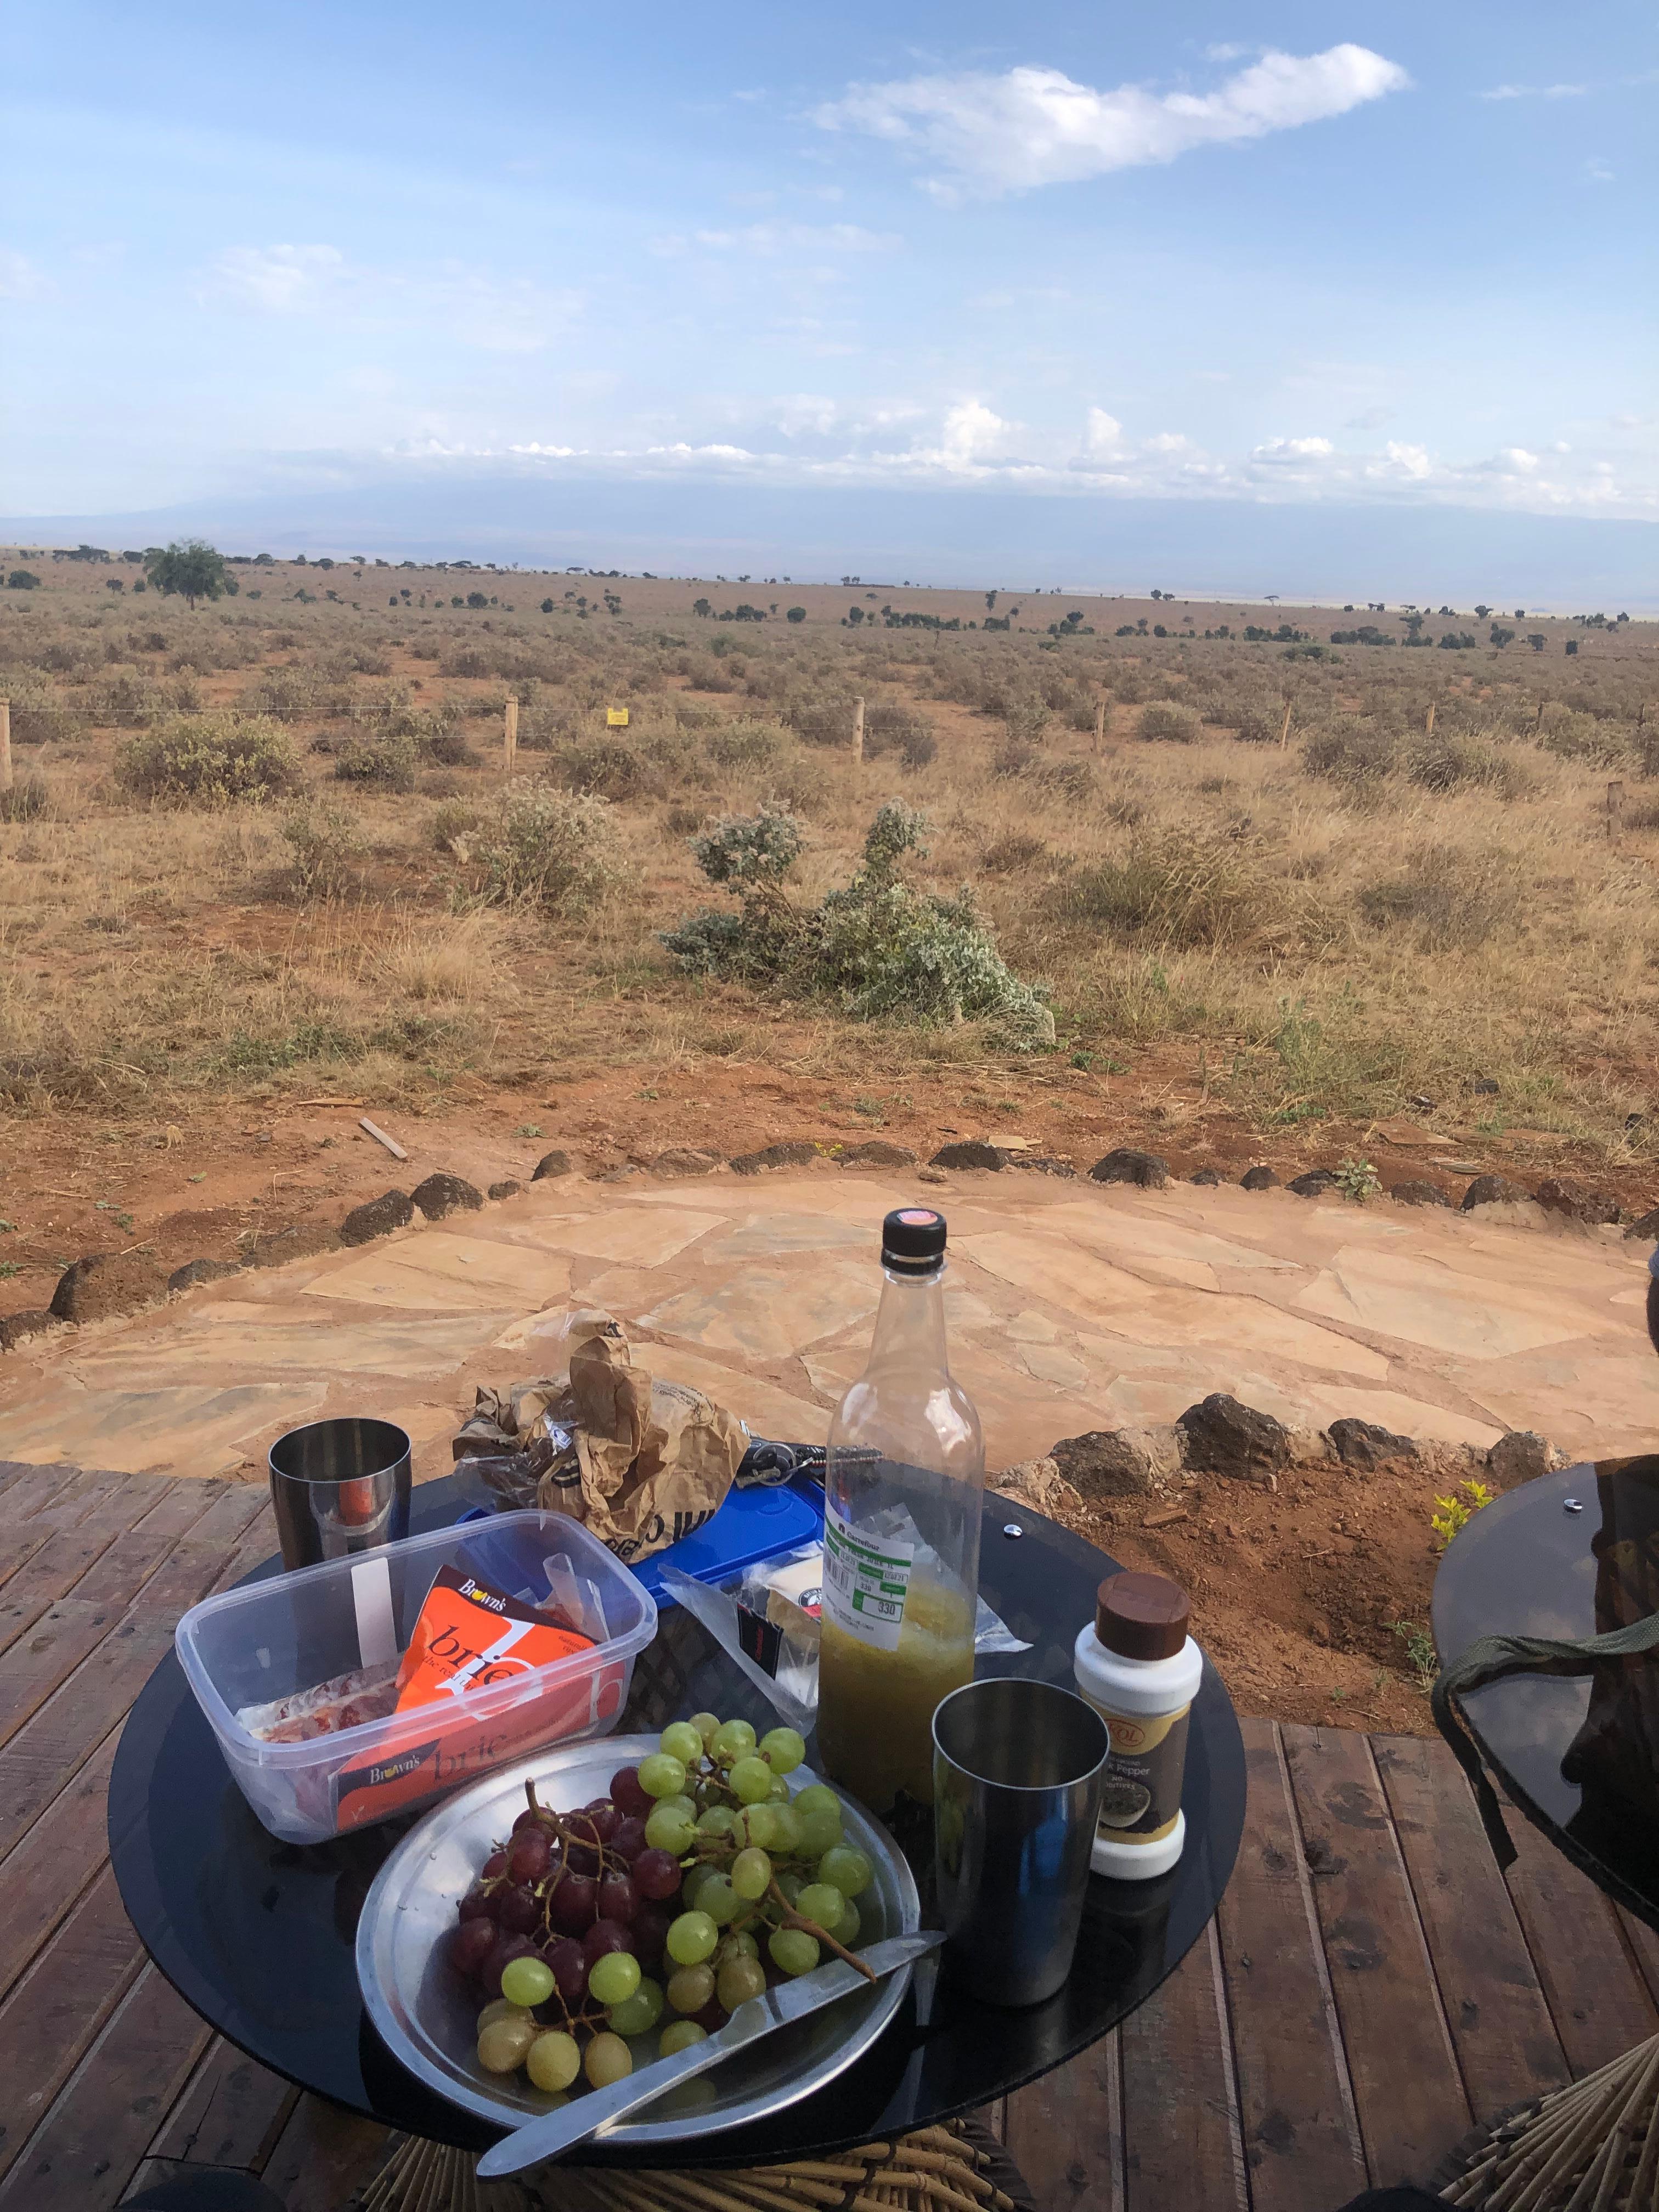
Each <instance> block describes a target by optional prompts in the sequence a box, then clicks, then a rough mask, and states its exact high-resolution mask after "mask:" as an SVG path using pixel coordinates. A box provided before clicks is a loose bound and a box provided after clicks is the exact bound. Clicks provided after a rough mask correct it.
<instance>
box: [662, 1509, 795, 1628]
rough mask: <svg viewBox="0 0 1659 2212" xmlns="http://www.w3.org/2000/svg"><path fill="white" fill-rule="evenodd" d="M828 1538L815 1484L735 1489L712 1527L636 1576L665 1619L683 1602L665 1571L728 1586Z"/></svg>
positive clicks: (673, 1548)
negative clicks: (760, 1564)
mask: <svg viewBox="0 0 1659 2212" xmlns="http://www.w3.org/2000/svg"><path fill="white" fill-rule="evenodd" d="M822 1541H823V1492H822V1491H821V1490H820V1489H819V1488H818V1487H817V1484H816V1483H811V1482H805V1481H800V1480H796V1481H793V1482H781V1483H779V1484H778V1485H777V1486H776V1487H775V1488H773V1489H767V1488H764V1487H760V1486H757V1487H755V1488H752V1489H749V1490H739V1489H738V1488H737V1486H735V1484H734V1485H733V1486H732V1488H731V1489H730V1490H728V1491H727V1492H726V1502H725V1504H723V1505H722V1506H721V1507H720V1510H719V1512H718V1513H716V1514H715V1516H714V1519H713V1520H712V1521H705V1522H703V1524H702V1528H699V1529H697V1530H696V1532H695V1533H694V1534H691V1535H690V1536H682V1537H681V1538H680V1541H679V1542H678V1544H671V1545H669V1547H668V1548H667V1549H666V1550H665V1551H662V1552H655V1553H653V1554H652V1556H651V1557H650V1558H649V1559H646V1560H643V1561H642V1562H641V1564H640V1565H638V1566H637V1567H635V1570H634V1572H635V1575H636V1576H637V1577H638V1578H639V1580H640V1581H641V1582H642V1583H644V1584H645V1587H646V1588H647V1589H648V1590H649V1591H650V1593H651V1595H652V1596H653V1598H654V1599H655V1600H656V1601H657V1610H658V1611H659V1613H666V1612H667V1611H668V1610H669V1608H670V1607H671V1606H673V1605H676V1604H677V1603H678V1599H676V1598H675V1597H674V1596H673V1595H672V1594H671V1592H670V1591H668V1590H666V1589H664V1588H663V1577H662V1571H663V1569H664V1568H665V1567H678V1569H679V1571H680V1572H681V1573H682V1574H685V1575H690V1577H691V1578H692V1580H693V1581H694V1582H700V1583H719V1582H724V1581H725V1580H726V1577H727V1576H728V1575H735V1574H740V1573H741V1572H742V1571H743V1570H744V1567H750V1566H753V1565H754V1564H755V1562H756V1561H757V1559H776V1557H777V1556H778V1554H779V1553H780V1552H792V1551H793V1550H794V1548H795V1547H796V1545H798V1544H817V1543H820V1542H822Z"/></svg>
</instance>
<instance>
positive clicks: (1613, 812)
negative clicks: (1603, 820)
mask: <svg viewBox="0 0 1659 2212" xmlns="http://www.w3.org/2000/svg"><path fill="white" fill-rule="evenodd" d="M1624 817H1625V787H1624V784H1623V782H1622V781H1615V782H1613V783H1610V784H1609V785H1608V786H1607V835H1608V836H1609V837H1613V838H1616V837H1617V836H1618V835H1619V833H1620V830H1621V829H1623V827H1624Z"/></svg>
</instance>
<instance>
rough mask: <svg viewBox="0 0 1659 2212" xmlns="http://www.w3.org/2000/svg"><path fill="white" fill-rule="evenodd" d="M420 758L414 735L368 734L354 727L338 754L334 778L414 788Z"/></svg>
mask: <svg viewBox="0 0 1659 2212" xmlns="http://www.w3.org/2000/svg"><path fill="white" fill-rule="evenodd" d="M418 758H419V754H418V752H417V750H416V744H415V740H414V738H410V737H405V736H402V735H391V734H386V735H379V736H374V737H369V736H367V735H363V734H361V733H359V732H356V731H354V732H352V733H351V735H350V736H349V737H348V738H344V739H343V741H342V743H341V744H340V747H339V750H337V753H336V754H335V757H334V776H335V781H337V782H338V783H373V784H378V785H379V786H380V788H381V789H382V790H383V791H413V790H414V788H415V765H416V761H417V759H418Z"/></svg>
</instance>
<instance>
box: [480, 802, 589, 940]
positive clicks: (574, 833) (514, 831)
mask: <svg viewBox="0 0 1659 2212" xmlns="http://www.w3.org/2000/svg"><path fill="white" fill-rule="evenodd" d="M477 855H478V860H479V863H480V866H481V867H482V869H483V895H484V896H485V897H486V898H488V899H491V900H493V901H495V902H497V903H499V904H501V905H507V906H525V907H534V908H538V909H539V911H540V912H542V913H543V914H547V915H575V914H582V913H585V912H586V910H587V909H588V908H590V907H592V906H595V905H597V904H598V902H599V900H600V899H602V898H603V897H604V896H605V892H606V891H607V890H608V889H609V888H610V885H611V881H612V879H613V878H614V877H615V876H616V874H617V866H618V860H619V845H618V840H617V828H616V823H615V820H614V817H612V815H611V806H610V803H609V801H608V800H606V799H599V798H597V797H595V796H594V795H593V794H592V793H586V792H571V791H561V790H560V789H558V787H556V785H553V784H550V783H523V782H514V783H513V784H511V785H510V786H509V787H508V788H507V793H506V794H505V796H504V797H503V798H502V799H501V807H500V811H498V813H497V814H496V815H495V818H494V820H493V821H490V822H489V823H485V825H484V826H483V829H481V830H480V831H479V834H478V838H477Z"/></svg>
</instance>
